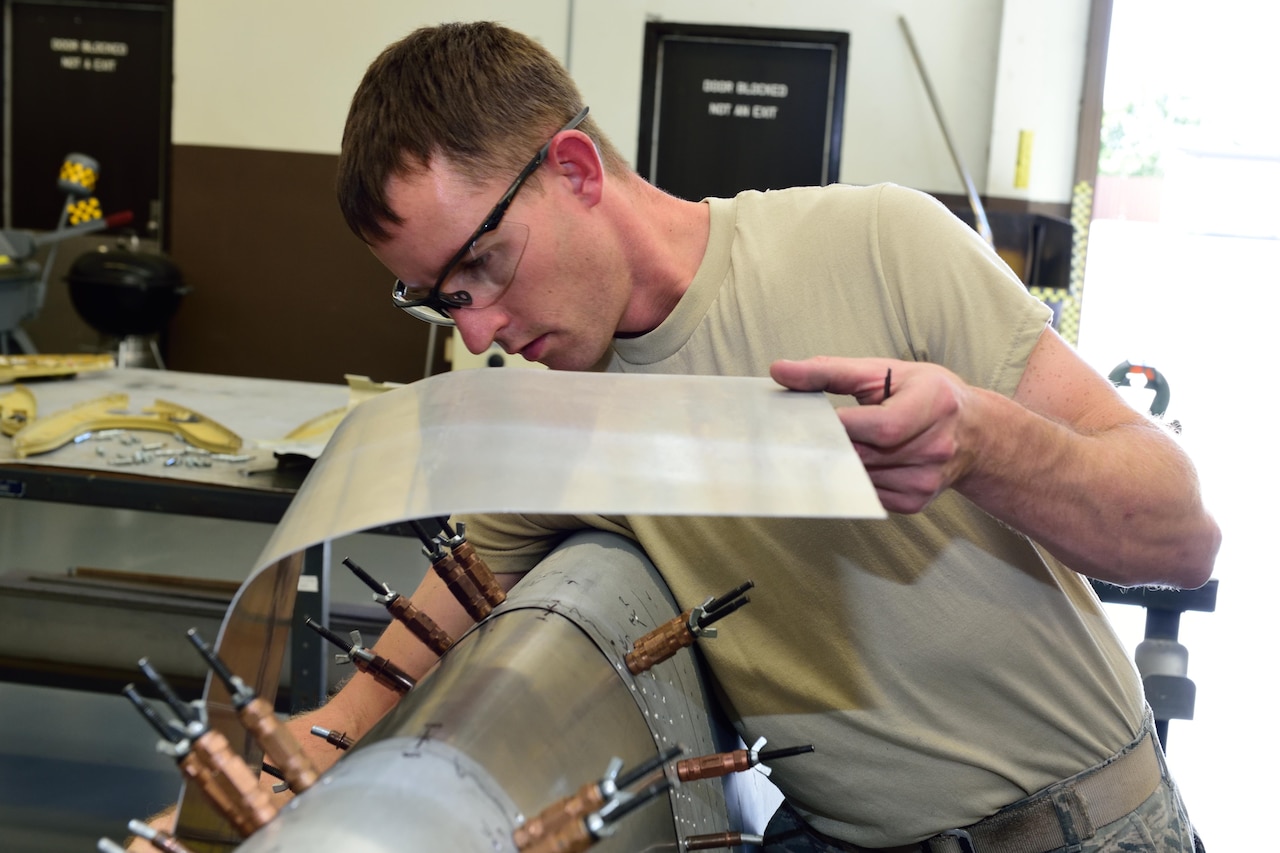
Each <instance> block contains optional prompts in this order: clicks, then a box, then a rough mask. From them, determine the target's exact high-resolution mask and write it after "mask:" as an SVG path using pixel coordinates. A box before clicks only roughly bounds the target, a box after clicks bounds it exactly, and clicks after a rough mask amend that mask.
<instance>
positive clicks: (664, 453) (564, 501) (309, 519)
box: [259, 370, 884, 566]
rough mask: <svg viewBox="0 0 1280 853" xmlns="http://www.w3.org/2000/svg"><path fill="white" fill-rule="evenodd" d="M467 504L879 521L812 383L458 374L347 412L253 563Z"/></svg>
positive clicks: (496, 508) (874, 502)
mask: <svg viewBox="0 0 1280 853" xmlns="http://www.w3.org/2000/svg"><path fill="white" fill-rule="evenodd" d="M466 512H536V513H570V514H572V513H602V514H631V515H737V516H798V517H813V518H831V517H842V518H882V517H884V510H883V509H882V508H881V506H880V503H879V500H878V499H877V498H876V494H875V490H874V488H873V487H872V485H871V482H870V480H869V479H868V477H867V475H866V472H865V471H864V470H863V468H862V464H861V462H860V461H859V459H858V457H857V454H856V453H854V452H853V450H852V448H851V447H850V445H849V440H848V437H847V436H846V435H845V433H844V430H843V428H842V427H841V425H840V422H839V419H838V418H837V417H836V415H835V413H834V410H833V409H832V407H831V404H830V403H829V402H828V401H827V399H826V397H825V396H824V395H822V394H819V393H797V392H793V391H786V390H784V389H782V388H780V387H778V386H777V385H776V384H775V383H773V382H772V381H771V380H768V379H759V378H747V377H722V376H648V375H624V374H600V373H568V372H557V371H525V370H520V371H515V370H467V371H459V372H457V373H449V374H442V375H439V376H435V377H432V378H430V379H424V380H421V381H419V382H415V383H413V384H412V385H406V386H404V387H402V388H398V389H396V390H393V391H389V392H387V393H385V394H382V395H380V396H379V397H377V398H375V399H372V400H369V401H368V402H366V403H364V404H362V405H361V406H359V407H358V408H356V409H355V410H354V411H352V412H351V414H349V415H348V416H347V418H346V420H344V421H343V423H342V425H341V426H340V427H339V428H338V431H337V432H336V433H335V434H334V436H333V438H332V439H331V440H330V442H329V446H328V447H327V448H326V450H325V453H324V455H323V456H322V457H321V458H320V460H319V461H318V462H317V463H316V466H315V468H313V469H312V471H311V473H310V474H309V475H308V477H307V480H306V482H304V483H303V486H302V488H301V490H299V492H298V494H297V496H296V497H295V498H294V501H293V503H292V505H291V506H290V508H289V511H288V512H287V513H286V514H285V517H284V519H283V521H282V522H281V523H280V526H279V527H278V528H277V530H276V533H275V535H274V536H273V537H272V539H271V541H270V542H268V543H267V546H266V549H265V551H264V553H263V555H262V558H261V559H260V560H259V566H265V565H268V564H270V563H272V562H274V561H276V560H278V559H280V558H281V557H283V556H286V555H288V554H291V553H294V552H297V551H300V550H302V549H304V548H306V547H308V546H310V545H313V544H315V543H317V542H320V541H323V540H325V539H328V538H333V537H335V536H339V535H343V534H345V533H350V532H354V531H360V530H367V529H369V528H372V527H377V526H380V525H384V524H390V523H393V522H398V521H403V520H405V519H410V518H426V517H432V516H442V515H452V514H455V513H466Z"/></svg>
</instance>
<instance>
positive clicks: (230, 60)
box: [173, 0, 568, 154]
mask: <svg viewBox="0 0 1280 853" xmlns="http://www.w3.org/2000/svg"><path fill="white" fill-rule="evenodd" d="M476 19H488V20H496V21H501V22H502V23H504V24H507V25H508V26H510V27H512V28H514V29H517V30H520V31H521V32H525V33H528V34H529V35H531V36H533V37H535V38H537V39H538V40H539V41H541V42H542V43H543V44H544V45H546V46H547V48H548V49H549V50H550V51H551V52H552V53H554V54H555V55H556V56H560V57H563V56H564V53H565V43H566V40H567V23H566V22H567V20H568V0H536V2H529V1H528V0H469V2H468V0H376V2H368V0H176V2H175V9H174V27H173V29H174V38H173V42H174V47H173V65H174V80H173V143H174V144H175V145H213V146H225V147H231V148H258V149H266V150H272V151H298V152H303V153H315V154H336V153H337V152H338V148H339V145H340V144H341V141H342V126H343V124H344V123H345V121H346V116H347V106H348V105H349V103H350V100H351V95H352V93H353V92H354V91H355V88H356V85H357V84H358V83H359V82H360V78H361V76H363V74H364V71H365V68H367V67H368V65H369V63H370V62H371V61H373V59H374V57H376V56H377V55H378V53H380V52H381V51H382V49H383V48H384V47H386V46H387V45H388V44H390V43H391V42H393V41H396V40H397V39H400V38H402V37H403V36H405V35H407V34H408V33H409V32H410V31H412V30H414V29H416V28H417V27H421V26H425V25H428V24H436V23H440V22H443V21H462V20H476Z"/></svg>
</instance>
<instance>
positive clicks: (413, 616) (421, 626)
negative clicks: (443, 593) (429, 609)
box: [387, 595, 453, 657]
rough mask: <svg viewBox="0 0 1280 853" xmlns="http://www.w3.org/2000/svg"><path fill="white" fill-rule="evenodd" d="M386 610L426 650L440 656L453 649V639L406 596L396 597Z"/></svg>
mask: <svg viewBox="0 0 1280 853" xmlns="http://www.w3.org/2000/svg"><path fill="white" fill-rule="evenodd" d="M387 610H388V611H389V612H390V613H391V615H392V617H394V618H395V619H396V620H397V621H399V622H400V624H402V625H404V626H405V627H406V628H408V629H409V633H411V634H413V636H415V637H417V638H418V639H419V640H421V641H422V642H423V643H424V644H425V645H426V647H427V648H429V649H431V651H433V652H435V654H436V656H437V657H440V656H442V655H443V654H444V653H445V652H447V651H449V649H451V648H453V638H452V637H450V636H449V635H448V634H446V633H445V632H444V631H443V630H442V629H441V628H440V626H439V625H437V624H436V623H435V620H433V619H432V618H431V617H430V616H428V615H427V614H426V613H423V612H422V611H421V610H419V609H418V608H417V607H414V606H413V602H412V601H410V600H409V599H408V598H407V597H406V596H403V595H398V596H396V597H395V598H394V599H392V600H391V601H390V602H389V603H388V604H387Z"/></svg>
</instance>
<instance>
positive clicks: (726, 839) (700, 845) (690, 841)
mask: <svg viewBox="0 0 1280 853" xmlns="http://www.w3.org/2000/svg"><path fill="white" fill-rule="evenodd" d="M763 843H764V836H763V835H748V834H746V833H743V832H716V833H712V834H710V835H690V836H689V837H688V838H686V839H685V840H684V841H682V842H681V845H680V846H681V847H683V848H684V849H685V850H723V849H728V848H730V847H737V846H738V845H740V844H763Z"/></svg>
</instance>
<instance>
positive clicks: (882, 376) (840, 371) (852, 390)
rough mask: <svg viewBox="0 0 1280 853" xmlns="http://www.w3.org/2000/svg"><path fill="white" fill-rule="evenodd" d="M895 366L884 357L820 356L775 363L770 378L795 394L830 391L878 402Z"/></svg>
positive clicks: (771, 368) (770, 369) (770, 371)
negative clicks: (795, 392) (872, 399)
mask: <svg viewBox="0 0 1280 853" xmlns="http://www.w3.org/2000/svg"><path fill="white" fill-rule="evenodd" d="M893 364H894V362H893V361H891V360H889V359H884V358H831V357H827V356H818V357H816V358H807V359H805V360H804V361H787V360H780V361H775V362H774V363H773V364H772V365H771V366H770V368H769V375H770V376H772V377H773V381H775V382H777V383H778V384H779V385H782V386H783V387H784V388H790V389H791V390H793V391H828V392H830V393H832V394H848V395H851V396H854V397H858V398H866V397H872V398H874V399H875V400H877V401H878V400H879V399H881V398H882V397H883V395H884V391H885V386H886V384H887V382H886V377H888V376H889V371H890V370H891V369H892V368H893Z"/></svg>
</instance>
